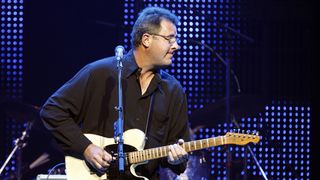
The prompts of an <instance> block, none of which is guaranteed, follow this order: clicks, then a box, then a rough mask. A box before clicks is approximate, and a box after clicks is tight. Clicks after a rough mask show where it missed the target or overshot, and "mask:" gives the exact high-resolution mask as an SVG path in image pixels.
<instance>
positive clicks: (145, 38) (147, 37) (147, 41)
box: [141, 33, 152, 48]
mask: <svg viewBox="0 0 320 180" xmlns="http://www.w3.org/2000/svg"><path fill="white" fill-rule="evenodd" d="M151 41H152V39H151V35H150V34H146V33H145V34H143V35H142V39H141V44H142V45H143V46H144V47H145V48H148V47H149V46H150V44H151Z"/></svg>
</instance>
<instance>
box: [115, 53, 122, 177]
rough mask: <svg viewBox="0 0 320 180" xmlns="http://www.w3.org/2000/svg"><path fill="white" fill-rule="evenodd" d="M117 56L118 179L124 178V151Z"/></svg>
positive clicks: (120, 69)
mask: <svg viewBox="0 0 320 180" xmlns="http://www.w3.org/2000/svg"><path fill="white" fill-rule="evenodd" d="M116 58H117V68H118V106H117V107H115V109H116V111H118V120H117V121H116V122H115V123H114V141H115V143H117V144H118V168H119V177H120V178H119V179H121V180H122V179H124V164H125V161H124V151H123V124H124V118H123V117H124V116H123V98H122V83H121V79H122V69H123V65H122V55H121V56H118V55H117V54H116Z"/></svg>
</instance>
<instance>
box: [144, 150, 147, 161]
mask: <svg viewBox="0 0 320 180" xmlns="http://www.w3.org/2000/svg"><path fill="white" fill-rule="evenodd" d="M143 157H144V158H143V160H144V161H145V160H147V155H146V151H143Z"/></svg>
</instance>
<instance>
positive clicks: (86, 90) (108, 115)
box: [40, 51, 189, 174]
mask: <svg viewBox="0 0 320 180" xmlns="http://www.w3.org/2000/svg"><path fill="white" fill-rule="evenodd" d="M139 73H140V69H139V67H138V66H137V64H136V62H135V59H134V55H133V52H132V51H130V52H129V53H128V54H127V55H126V56H125V57H124V59H123V74H122V86H123V107H124V130H128V129H133V128H138V129H140V130H141V131H143V132H146V122H147V116H148V112H149V108H150V102H151V97H152V96H154V101H153V108H152V110H151V113H150V119H149V126H148V130H147V135H146V136H147V137H148V140H147V141H146V147H145V148H150V147H158V146H163V145H168V144H173V143H176V142H177V140H178V139H179V138H182V139H184V140H189V129H188V123H187V121H188V118H187V101H186V96H185V93H184V91H183V88H182V86H181V85H180V83H179V82H178V81H177V80H176V79H175V78H174V77H172V76H170V75H169V74H168V73H166V72H165V71H162V70H158V71H156V72H155V76H154V77H153V79H152V80H151V82H150V85H149V87H148V89H147V91H146V92H145V93H144V94H143V95H142V93H141V88H140V83H139V80H138V77H139ZM117 78H118V70H117V61H116V59H115V58H114V57H109V58H105V59H102V60H98V61H95V62H92V63H90V64H88V65H86V66H85V67H84V68H82V69H81V70H80V71H79V72H78V73H77V74H76V75H75V76H74V77H73V78H71V79H70V80H69V81H68V82H67V83H65V84H64V85H63V86H62V87H61V88H60V89H58V90H57V91H56V92H55V93H54V94H53V95H52V96H51V97H50V98H49V99H48V100H47V102H46V103H45V104H44V106H43V108H42V110H41V112H40V114H41V118H42V119H43V122H44V124H45V126H46V127H47V128H48V129H49V130H50V131H51V132H52V133H53V135H54V137H55V138H56V139H57V141H58V143H59V144H60V146H61V147H62V149H63V150H64V151H65V152H66V153H78V154H81V155H82V154H83V152H84V150H85V148H86V147H87V146H88V145H89V144H90V143H91V142H90V141H89V140H88V139H87V138H86V137H85V136H83V133H93V134H98V135H101V136H104V137H108V138H113V136H114V126H113V124H114V122H115V121H116V120H117V118H118V112H117V111H116V110H115V107H116V106H117V105H118V86H117ZM155 162H156V161H155ZM155 162H154V163H153V164H154V165H152V163H149V164H150V166H152V167H149V171H150V172H149V173H148V174H152V173H153V172H154V170H155V169H156V167H157V163H155ZM165 166H166V165H165ZM150 168H151V169H150Z"/></svg>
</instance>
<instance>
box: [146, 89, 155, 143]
mask: <svg viewBox="0 0 320 180" xmlns="http://www.w3.org/2000/svg"><path fill="white" fill-rule="evenodd" d="M155 93H156V92H153V93H152V94H151V97H150V105H149V110H148V116H147V123H146V127H145V129H144V134H145V135H146V137H145V141H147V140H148V134H147V133H148V130H149V124H150V119H151V114H152V111H153V104H154V96H155Z"/></svg>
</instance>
